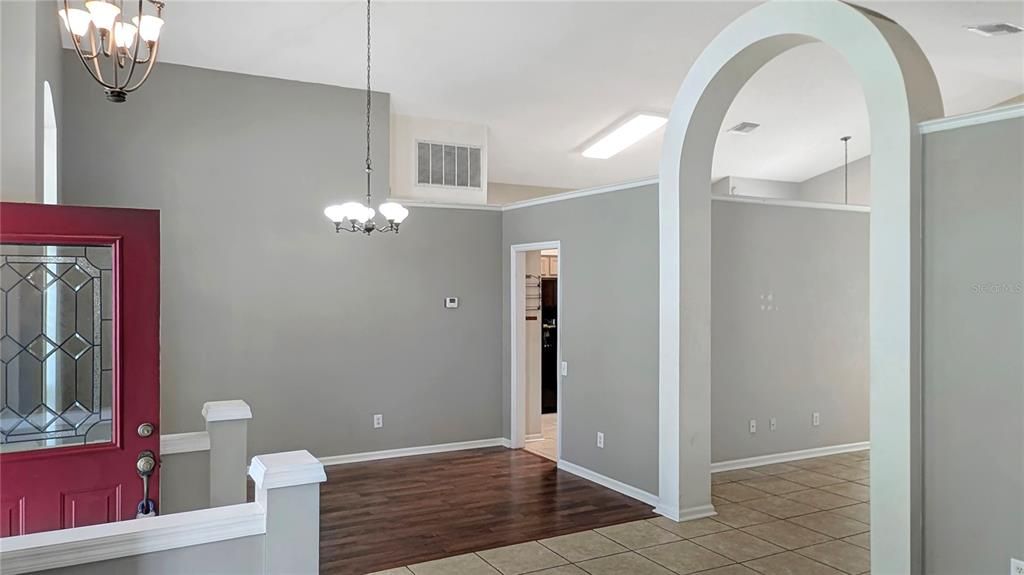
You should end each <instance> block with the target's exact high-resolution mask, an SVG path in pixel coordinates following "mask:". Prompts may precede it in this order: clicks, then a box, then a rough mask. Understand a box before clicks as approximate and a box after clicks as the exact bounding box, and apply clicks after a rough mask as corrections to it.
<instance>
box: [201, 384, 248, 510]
mask: <svg viewBox="0 0 1024 575" xmlns="http://www.w3.org/2000/svg"><path fill="white" fill-rule="evenodd" d="M203 419H205V420H206V432H207V434H208V435H209V436H210V507H220V506H222V505H234V504H236V503H245V499H246V496H245V495H246V494H245V488H246V484H245V470H246V465H245V461H246V458H247V457H248V455H249V453H248V427H249V420H250V419H252V410H251V409H250V408H249V404H248V403H246V402H244V401H242V400H240V399H235V400H231V401H208V402H206V403H205V404H203Z"/></svg>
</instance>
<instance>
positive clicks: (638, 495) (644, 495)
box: [558, 459, 658, 507]
mask: <svg viewBox="0 0 1024 575" xmlns="http://www.w3.org/2000/svg"><path fill="white" fill-rule="evenodd" d="M558 468H559V469H561V470H562V471H567V472H569V473H572V474H573V475H576V476H579V477H582V478H583V479H587V480H589V481H593V482H594V483H596V484H598V485H601V486H603V487H607V488H608V489H611V490H612V491H618V492H619V493H621V494H623V495H625V496H627V497H632V498H633V499H636V500H637V501H642V502H644V503H646V504H648V505H650V506H652V507H657V505H658V496H657V495H655V494H653V493H648V492H646V491H644V490H643V489H638V488H636V487H633V486H632V485H627V484H625V483H623V482H621V481H618V480H616V479H612V478H611V477H607V476H605V475H601V474H600V473H597V472H595V471H591V470H589V469H587V468H586V467H580V466H579V465H576V464H575V463H569V462H568V461H566V460H564V459H563V460H561V461H559V462H558Z"/></svg>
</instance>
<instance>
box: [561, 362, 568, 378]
mask: <svg viewBox="0 0 1024 575" xmlns="http://www.w3.org/2000/svg"><path fill="white" fill-rule="evenodd" d="M562 375H569V362H568V361H563V362H562Z"/></svg>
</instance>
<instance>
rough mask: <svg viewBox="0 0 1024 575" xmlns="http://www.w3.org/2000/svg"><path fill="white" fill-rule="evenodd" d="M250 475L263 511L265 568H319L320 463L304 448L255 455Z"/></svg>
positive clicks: (293, 570)
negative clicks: (264, 523)
mask: <svg viewBox="0 0 1024 575" xmlns="http://www.w3.org/2000/svg"><path fill="white" fill-rule="evenodd" d="M249 476H250V477H252V479H253V481H254V482H256V502H257V503H259V504H260V505H262V506H263V508H264V509H265V510H266V512H267V531H266V543H265V545H266V547H265V550H264V573H267V574H277V573H289V574H293V573H317V572H318V571H319V569H320V484H321V483H323V482H324V481H326V480H327V474H326V473H325V472H324V466H323V464H321V463H320V461H319V460H318V459H317V458H315V457H313V455H312V454H311V453H310V452H308V451H305V450H302V451H288V452H285V453H272V454H270V455H257V456H256V457H253V458H252V465H251V466H250V467H249Z"/></svg>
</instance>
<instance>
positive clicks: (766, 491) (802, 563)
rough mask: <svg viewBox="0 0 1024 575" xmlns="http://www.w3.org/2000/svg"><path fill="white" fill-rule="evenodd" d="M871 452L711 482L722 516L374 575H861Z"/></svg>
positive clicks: (865, 568)
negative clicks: (695, 574) (693, 574)
mask: <svg viewBox="0 0 1024 575" xmlns="http://www.w3.org/2000/svg"><path fill="white" fill-rule="evenodd" d="M869 468H870V455H869V453H868V452H867V451H859V452H854V453H844V454H840V455H829V456H826V457H819V458H815V459H805V460H802V461H794V462H791V463H784V464H775V465H766V466H763V467H754V468H751V469H739V470H736V471H726V472H722V473H716V474H713V475H712V479H711V483H712V485H711V495H712V498H713V499H714V503H715V507H716V509H717V510H718V515H717V516H715V517H713V518H710V517H709V518H706V519H697V520H694V521H686V522H684V523H675V522H673V521H670V520H668V519H665V518H663V517H661V518H657V519H651V520H647V521H635V522H632V523H625V524H622V525H613V526H611V527H603V528H601V529H596V530H593V531H584V532H581V533H573V534H571V535H563V536H561V537H554V538H552V539H542V540H540V541H531V542H529V543H521V544H519V545H512V546H509V547H502V548H499V549H490V550H487V551H479V552H477V553H469V554H466V555H459V556H456V557H448V558H445V559H440V560H437V561H430V562H427V563H420V564H417V565H409V566H408V567H400V568H398V569H391V570H389V571H382V572H380V573H379V574H376V575H477V574H479V575H521V574H526V573H529V574H530V575H673V574H677V575H688V574H690V573H698V574H700V575H757V574H762V575H844V574H845V575H861V574H863V573H867V572H869V571H870V568H871V563H870V560H871V557H870V551H869V548H870V536H869V535H870V529H871V528H870V525H869V522H870V505H871V504H870V501H869V489H868V488H867V485H868V483H869V482H868V476H869Z"/></svg>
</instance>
